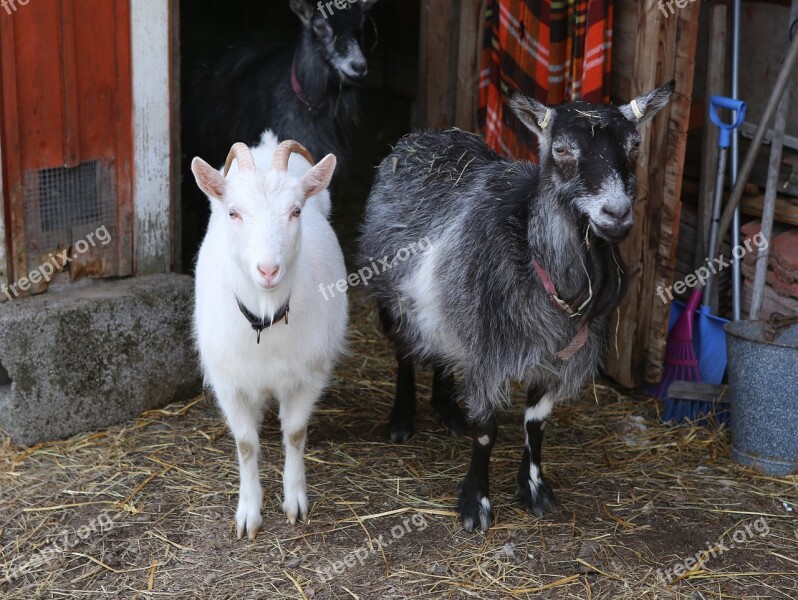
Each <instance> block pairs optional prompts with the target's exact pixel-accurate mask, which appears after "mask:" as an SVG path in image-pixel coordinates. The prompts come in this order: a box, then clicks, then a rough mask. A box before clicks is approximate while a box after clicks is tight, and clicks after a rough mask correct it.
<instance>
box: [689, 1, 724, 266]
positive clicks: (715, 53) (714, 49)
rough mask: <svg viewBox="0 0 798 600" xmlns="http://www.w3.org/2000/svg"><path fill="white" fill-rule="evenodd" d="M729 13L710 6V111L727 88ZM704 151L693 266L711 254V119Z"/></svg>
mask: <svg viewBox="0 0 798 600" xmlns="http://www.w3.org/2000/svg"><path fill="white" fill-rule="evenodd" d="M727 16H728V15H727V13H726V6H725V5H724V4H713V5H711V6H710V7H709V39H708V43H709V48H708V52H707V80H706V93H705V94H704V96H705V100H706V101H705V103H704V104H705V109H704V113H705V114H706V111H708V110H709V102H710V99H711V98H712V96H713V95H715V94H721V95H723V94H724V92H725V90H726V55H727V51H726V47H727V43H726V42H727V40H726V29H727V27H726V26H727ZM703 138H704V139H703V143H702V146H703V152H702V153H701V183H700V188H699V201H698V224H697V226H696V227H697V235H696V243H695V259H694V261H693V268H694V269H697V268H698V267H699V266H700V265H701V264H703V262H704V259H705V258H706V257H707V256H709V248H707V246H708V245H709V237H708V236H709V224H710V222H711V220H712V196H713V192H714V190H715V172H716V169H717V163H718V153H719V152H718V128H717V127H715V126H714V125H713V124H712V123H711V121H709V119H706V121H705V122H704V135H703Z"/></svg>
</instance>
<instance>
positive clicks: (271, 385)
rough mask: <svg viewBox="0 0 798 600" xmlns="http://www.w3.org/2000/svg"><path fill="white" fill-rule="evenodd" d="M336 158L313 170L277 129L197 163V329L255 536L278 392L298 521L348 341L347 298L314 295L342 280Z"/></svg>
mask: <svg viewBox="0 0 798 600" xmlns="http://www.w3.org/2000/svg"><path fill="white" fill-rule="evenodd" d="M234 161H235V162H234ZM335 165H336V158H335V156H333V155H332V154H330V155H328V156H326V157H325V158H324V159H323V160H322V161H321V162H320V163H319V164H317V165H315V166H313V160H312V159H311V157H310V155H309V154H308V152H307V150H305V148H304V147H302V146H301V145H300V144H298V143H297V142H294V141H285V142H282V143H281V144H279V145H278V142H277V138H276V137H275V136H274V134H273V133H271V132H270V131H266V132H265V133H264V134H263V137H262V138H261V142H260V145H259V146H257V147H256V148H253V149H252V150H250V149H249V148H247V146H246V145H244V144H241V143H238V144H235V145H234V146H233V148H232V149H231V150H230V154H229V156H228V158H227V163H226V165H225V168H224V169H223V170H221V171H217V170H216V169H214V168H213V167H211V166H210V165H209V164H208V163H206V162H205V161H203V160H202V159H200V158H195V159H194V160H193V162H192V163H191V170H192V172H193V173H194V177H195V178H196V180H197V185H198V186H199V187H200V189H201V190H202V191H203V192H205V194H207V195H208V197H209V198H210V199H211V211H212V212H211V218H210V223H209V225H208V232H207V233H206V235H205V240H204V241H203V243H202V247H201V249H200V253H199V258H198V260H197V273H196V277H197V280H196V313H195V323H194V325H195V335H196V342H197V347H198V349H199V353H200V357H201V362H202V368H203V371H204V374H205V381H206V383H207V384H209V385H210V387H211V388H212V389H213V391H214V392H215V394H216V396H217V399H218V402H219V405H220V407H221V409H222V412H223V413H224V415H225V418H226V419H227V423H228V425H229V426H230V429H231V430H232V433H233V436H234V437H235V440H236V445H237V448H238V463H239V470H240V477H241V483H240V488H239V497H238V511H237V513H236V533H237V535H238V537H239V538H241V537H242V536H243V535H244V534H245V533H246V534H247V535H248V536H249V538H250V539H255V536H256V535H257V533H258V530H259V529H260V526H261V524H262V523H263V518H262V516H261V502H262V500H263V490H262V488H261V484H260V479H259V477H258V454H259V450H260V444H259V440H258V430H259V428H260V425H261V422H262V420H263V413H264V410H265V409H266V407H267V405H268V403H269V401H270V400H271V399H276V400H277V402H278V403H279V408H280V422H281V425H282V431H283V446H284V448H285V468H284V469H283V492H284V501H283V510H284V511H285V514H286V515H287V517H288V521H289V522H290V523H291V524H294V523H296V521H297V519H298V518H301V519H304V518H306V517H307V513H308V498H307V490H306V485H305V463H304V451H305V438H306V432H307V424H308V420H309V418H310V415H311V413H312V411H313V407H314V404H315V403H316V401H317V400H318V399H319V396H320V395H321V393H322V391H323V390H324V388H325V387H326V386H327V384H328V382H329V379H330V372H331V371H332V368H333V365H334V363H335V361H336V359H337V358H338V356H339V354H340V353H341V351H342V350H343V348H344V343H345V335H346V325H347V315H348V311H347V300H346V297H345V296H344V295H339V296H336V297H334V298H330V299H329V300H325V299H324V298H323V297H322V295H321V294H320V293H319V291H318V287H319V284H320V283H321V282H325V281H338V280H339V279H344V278H345V277H346V270H345V266H344V258H343V254H342V252H341V247H340V245H339V244H338V239H337V238H336V237H335V233H334V232H333V229H332V227H331V226H330V224H329V222H328V220H327V219H328V217H329V213H330V195H329V192H328V191H327V187H328V185H329V184H330V179H331V178H332V175H333V171H334V170H335ZM300 215H301V216H300ZM289 309H290V325H289V319H288V317H289V315H288V312H289ZM253 329H254V330H255V331H253Z"/></svg>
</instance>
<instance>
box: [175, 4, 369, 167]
mask: <svg viewBox="0 0 798 600" xmlns="http://www.w3.org/2000/svg"><path fill="white" fill-rule="evenodd" d="M376 1H377V0H359V1H358V3H357V6H356V7H355V6H351V3H348V2H344V5H345V8H343V9H340V10H339V9H338V8H337V7H336V6H335V4H333V5H332V10H331V11H328V10H326V9H325V11H324V12H323V13H322V12H321V11H320V10H317V8H316V7H314V5H313V4H312V3H311V0H290V6H291V9H292V10H293V11H294V12H295V13H296V14H297V16H298V17H299V18H300V19H301V21H302V32H301V34H300V36H299V40H298V42H297V44H296V45H295V46H293V47H289V46H278V47H266V48H255V47H236V48H232V49H230V50H228V51H227V52H226V53H225V54H224V55H223V56H222V57H221V58H220V59H219V60H218V61H217V62H213V63H207V64H202V65H198V67H197V68H196V69H195V71H194V73H193V75H192V80H193V83H192V84H191V85H190V87H189V89H190V92H189V96H190V97H189V98H188V107H187V110H186V111H185V113H184V121H183V131H184V138H183V145H184V149H185V151H186V153H187V154H188V155H189V156H203V157H205V158H206V159H208V160H210V162H211V164H214V165H217V164H221V163H222V162H223V161H224V159H225V156H226V155H227V151H228V149H229V148H230V147H231V146H232V145H233V144H234V143H235V142H244V143H245V144H247V145H257V143H258V142H259V140H260V138H261V135H262V134H263V132H264V130H266V129H271V130H272V131H273V132H274V133H275V134H276V135H277V137H278V138H279V139H281V140H285V139H293V140H298V141H299V142H300V143H302V144H303V145H304V146H305V147H306V148H307V149H308V150H309V151H310V153H311V154H312V155H313V156H314V157H315V158H317V159H318V158H320V157H322V156H324V155H326V154H330V153H332V154H335V155H336V156H337V157H339V158H342V157H345V156H346V155H347V150H348V146H349V138H350V134H351V133H352V130H353V127H354V125H355V122H356V119H357V108H358V93H357V85H358V84H360V83H361V82H362V81H363V80H364V79H365V77H366V74H367V72H368V65H367V62H366V59H365V57H364V54H363V49H362V47H361V45H362V34H363V25H364V22H365V14H366V11H367V10H368V9H369V8H371V6H372V5H373V4H374V3H375V2H376ZM322 8H323V5H322Z"/></svg>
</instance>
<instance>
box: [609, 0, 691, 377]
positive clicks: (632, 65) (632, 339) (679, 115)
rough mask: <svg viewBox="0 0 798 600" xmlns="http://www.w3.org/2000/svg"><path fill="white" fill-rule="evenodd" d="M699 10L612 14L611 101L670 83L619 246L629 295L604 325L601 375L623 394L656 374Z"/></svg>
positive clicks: (640, 8)
mask: <svg viewBox="0 0 798 600" xmlns="http://www.w3.org/2000/svg"><path fill="white" fill-rule="evenodd" d="M699 10H700V4H698V3H690V4H688V5H687V6H685V7H684V8H682V9H678V12H676V13H675V14H673V15H667V16H666V15H665V14H663V12H662V11H661V10H660V9H659V8H658V2H657V0H643V1H642V2H636V1H632V0H619V1H618V5H617V7H616V10H615V14H616V15H618V17H619V18H618V20H617V21H616V23H615V26H614V31H615V33H614V39H615V42H616V46H615V48H614V49H613V71H614V74H613V95H614V96H615V97H616V99H617V100H618V101H625V102H628V101H629V100H630V99H631V98H634V97H636V96H638V95H640V94H641V93H644V92H648V91H650V90H651V89H653V88H655V87H657V86H658V85H662V84H663V83H665V82H666V81H668V80H669V79H671V78H673V79H675V80H676V92H675V93H674V95H673V99H672V101H671V103H670V105H669V106H668V107H666V108H665V109H663V110H662V112H661V113H660V114H659V115H657V117H655V119H654V120H653V121H652V122H651V123H650V124H648V125H646V126H644V128H643V130H642V131H643V136H644V141H643V144H642V148H641V152H640V158H639V161H638V166H637V184H638V190H637V193H638V199H637V203H636V205H635V228H634V229H633V231H632V234H631V235H630V236H629V238H628V239H627V240H626V242H624V244H623V245H622V247H621V251H622V253H623V255H624V259H625V260H626V263H627V265H628V267H629V275H630V281H629V291H628V292H627V294H626V297H625V298H624V301H623V303H622V304H621V308H620V317H619V318H618V317H616V318H615V319H613V323H612V324H611V329H610V331H611V338H612V339H611V346H610V351H609V356H608V358H607V373H608V374H609V375H610V376H611V377H613V378H614V379H615V380H616V381H618V382H620V383H621V384H623V385H626V386H629V387H634V386H638V385H640V384H641V383H643V381H648V382H655V381H658V380H659V379H660V377H661V374H662V359H663V357H664V353H665V339H666V335H667V327H668V319H669V314H670V304H669V303H663V302H662V301H661V300H660V298H659V296H658V294H657V288H658V286H663V287H664V286H667V285H670V280H671V278H672V274H673V268H674V265H675V262H676V244H677V239H678V234H679V218H680V215H681V185H682V168H683V165H684V153H685V149H686V145H687V126H688V122H689V116H690V103H691V100H692V91H693V74H694V70H695V49H696V45H697V41H698V14H699Z"/></svg>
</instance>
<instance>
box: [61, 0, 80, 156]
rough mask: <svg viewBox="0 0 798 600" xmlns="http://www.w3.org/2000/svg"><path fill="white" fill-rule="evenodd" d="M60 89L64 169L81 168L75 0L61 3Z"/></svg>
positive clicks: (65, 0) (64, 0)
mask: <svg viewBox="0 0 798 600" xmlns="http://www.w3.org/2000/svg"><path fill="white" fill-rule="evenodd" d="M60 8H61V86H62V87H63V89H64V96H63V104H64V150H63V152H64V166H65V167H77V166H78V165H79V164H80V110H79V108H78V101H79V99H80V84H79V82H78V59H77V48H76V44H77V41H76V38H77V31H76V29H77V24H76V20H77V19H76V16H75V0H62V2H61V7H60Z"/></svg>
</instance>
